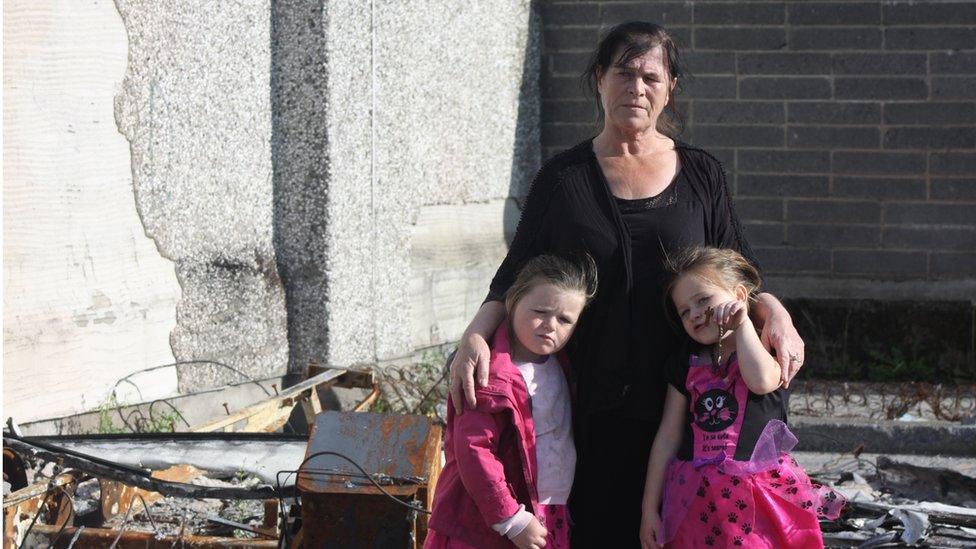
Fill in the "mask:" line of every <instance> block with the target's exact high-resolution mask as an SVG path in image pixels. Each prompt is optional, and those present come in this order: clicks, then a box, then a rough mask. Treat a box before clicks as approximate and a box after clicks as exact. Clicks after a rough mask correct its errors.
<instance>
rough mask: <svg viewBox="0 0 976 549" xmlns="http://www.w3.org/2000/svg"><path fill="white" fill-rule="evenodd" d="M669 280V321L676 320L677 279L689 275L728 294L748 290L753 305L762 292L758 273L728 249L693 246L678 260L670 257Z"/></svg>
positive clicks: (667, 260) (667, 263)
mask: <svg viewBox="0 0 976 549" xmlns="http://www.w3.org/2000/svg"><path fill="white" fill-rule="evenodd" d="M664 268H665V271H666V272H667V278H666V279H665V283H664V309H665V311H667V312H668V313H669V317H673V316H674V307H673V306H670V301H671V291H672V290H674V286H675V284H677V283H678V279H680V278H681V277H682V276H684V275H686V274H694V275H696V276H700V277H701V278H704V279H705V280H707V281H709V282H711V283H712V284H715V285H716V286H718V287H720V288H725V289H726V290H728V291H730V292H731V291H733V290H735V287H736V286H738V285H739V284H742V285H743V286H745V288H746V291H747V292H748V294H749V300H750V301H752V300H753V299H754V298H755V296H756V294H757V293H759V288H760V286H762V278H760V276H759V271H757V270H756V268H755V267H753V266H752V264H751V263H749V261H748V260H747V259H746V258H744V257H742V254H740V253H739V252H737V251H735V250H730V249H728V248H715V247H712V246H694V247H691V248H686V249H684V250H682V251H681V252H680V253H678V254H677V255H675V256H668V257H666V258H665V260H664Z"/></svg>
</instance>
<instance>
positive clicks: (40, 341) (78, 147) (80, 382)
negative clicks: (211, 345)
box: [3, 0, 180, 421]
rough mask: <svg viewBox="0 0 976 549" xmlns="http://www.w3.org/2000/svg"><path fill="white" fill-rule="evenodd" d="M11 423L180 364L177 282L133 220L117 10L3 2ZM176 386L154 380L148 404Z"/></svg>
mask: <svg viewBox="0 0 976 549" xmlns="http://www.w3.org/2000/svg"><path fill="white" fill-rule="evenodd" d="M3 9H4V28H3V31H4V32H3V36H4V53H3V55H4V69H3V73H4V74H3V80H4V90H3V91H4V106H3V118H4V121H3V136H4V155H3V158H4V183H3V185H4V206H3V208H4V215H3V232H4V247H3V264H4V272H3V274H4V351H3V358H4V370H3V391H4V393H3V395H4V414H5V415H9V416H13V417H14V418H16V419H17V420H19V421H29V420H31V419H37V418H41V417H49V416H53V415H63V414H68V413H74V412H80V411H82V410H84V409H87V408H91V407H93V406H96V405H98V404H99V403H101V402H102V401H103V400H104V399H105V398H106V397H107V396H108V395H107V392H108V390H109V389H110V388H111V386H112V384H113V383H114V382H115V381H116V380H117V379H119V378H121V377H123V376H125V375H127V374H129V373H131V372H133V371H135V370H139V369H142V368H145V367H148V366H154V365H158V364H165V363H168V362H172V361H173V354H172V352H171V350H170V347H169V342H168V337H169V333H170V331H171V330H172V329H173V327H174V324H175V322H176V319H175V305H176V301H177V299H178V296H179V291H180V289H179V285H178V284H177V279H176V276H175V274H174V271H173V264H172V263H171V262H170V261H168V260H166V259H164V258H163V257H161V256H160V253H159V251H158V250H157V249H156V247H155V245H154V243H153V241H152V240H150V239H148V238H146V235H145V233H144V230H143V226H142V223H141V221H140V219H139V216H138V214H137V212H136V208H135V201H134V197H133V194H132V192H133V189H132V182H131V179H132V176H131V173H130V163H129V149H128V146H127V143H126V141H125V139H124V138H123V137H122V135H120V134H119V132H118V130H117V128H116V126H115V121H114V118H113V112H112V101H113V97H114V95H115V94H116V93H117V92H118V89H119V85H120V83H121V80H122V76H123V74H124V72H125V66H126V35H125V29H124V27H123V25H122V20H121V18H120V17H119V14H118V12H117V11H116V10H115V7H114V6H113V5H112V4H111V3H105V2H101V3H99V2H64V1H61V2H58V1H54V0H16V1H8V2H4V8H3ZM175 390H176V379H175V376H174V375H173V374H172V372H170V374H169V375H168V376H167V375H162V376H153V380H152V383H147V384H145V385H144V386H143V387H142V392H143V395H142V396H143V397H145V398H156V397H160V396H165V395H168V394H171V393H173V392H174V391H175Z"/></svg>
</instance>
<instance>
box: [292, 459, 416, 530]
mask: <svg viewBox="0 0 976 549" xmlns="http://www.w3.org/2000/svg"><path fill="white" fill-rule="evenodd" d="M318 456H335V457H338V458H341V459H344V460H346V461H347V462H349V463H350V464H352V466H353V467H355V468H356V469H358V470H359V472H360V473H362V476H363V477H365V478H366V479H367V480H369V481H370V482H371V483H372V484H373V486H375V487H376V488H377V489H378V490H379V491H380V492H382V493H383V495H385V496H386V497H388V498H390V499H392V500H393V501H395V502H397V503H398V504H400V505H403V506H404V507H406V508H407V509H410V512H411V513H424V514H426V515H429V514H431V512H430V511H428V510H427V509H424V508H423V507H421V506H419V505H412V504H410V503H407V502H405V501H403V500H400V499H398V498H397V497H396V496H394V495H392V494H390V493H389V492H387V491H386V490H385V489H384V488H383V487H382V486H380V485H379V483H377V482H376V480H375V479H374V478H373V475H370V474H369V473H367V472H366V470H365V469H363V468H362V466H360V465H359V464H358V463H356V461H355V460H353V459H352V458H350V457H349V456H346V455H344V454H340V453H339V452H332V451H321V452H315V453H314V454H312V455H310V456H308V457H306V458H305V459H304V460H302V462H301V463H300V464H299V465H298V468H297V469H283V470H281V471H278V472H277V473H275V495H276V497H277V498H278V510H279V513H281V521H280V524H279V527H280V529H281V536H279V538H278V547H279V548H281V547H287V545H288V541H289V540H288V537H289V535H288V514H287V512H286V508H285V501H284V497H283V496H282V492H283V490H282V486H281V475H283V474H287V475H296V477H300V476H301V475H302V474H306V475H315V474H321V475H330V476H334V475H336V474H337V473H335V472H328V473H326V472H320V471H323V470H322V469H311V470H309V469H306V470H304V471H303V470H302V467H304V466H305V464H306V463H308V462H309V461H310V460H311V459H312V458H315V457H318ZM348 476H354V475H348ZM287 478H288V477H285V480H286V481H287ZM411 481H412V479H411ZM296 484H297V483H296ZM295 505H298V490H297V485H296V490H295Z"/></svg>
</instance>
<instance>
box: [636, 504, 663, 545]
mask: <svg viewBox="0 0 976 549" xmlns="http://www.w3.org/2000/svg"><path fill="white" fill-rule="evenodd" d="M661 534H662V532H661V516H660V515H659V514H657V511H652V512H650V513H644V517H643V518H642V519H641V525H640V540H641V549H660V548H661V547H662V545H661V544H660V543H658V542H657V540H658V538H659V537H660V536H661Z"/></svg>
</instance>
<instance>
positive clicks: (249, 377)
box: [111, 359, 271, 397]
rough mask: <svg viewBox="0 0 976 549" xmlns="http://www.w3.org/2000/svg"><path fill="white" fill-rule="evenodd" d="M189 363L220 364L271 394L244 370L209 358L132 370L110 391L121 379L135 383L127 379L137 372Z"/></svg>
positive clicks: (267, 394)
mask: <svg viewBox="0 0 976 549" xmlns="http://www.w3.org/2000/svg"><path fill="white" fill-rule="evenodd" d="M191 364H213V365H216V366H220V367H221V368H225V369H227V370H230V371H232V372H234V373H236V374H237V375H239V376H241V377H243V378H244V379H245V380H246V381H249V382H251V383H253V384H255V385H257V386H258V387H260V388H261V390H262V391H264V394H265V396H269V397H270V396H271V393H269V392H268V390H267V389H265V388H264V385H261V383H260V382H258V381H257V380H256V379H254V378H253V377H251V376H249V375H247V374H245V373H244V372H242V371H240V370H238V369H237V368H234V367H233V366H229V365H227V364H224V363H223V362H219V361H216V360H209V359H199V360H178V361H176V362H171V363H169V364H160V365H159V366H151V367H149V368H145V369H142V370H139V371H137V372H132V373H131V374H129V375H127V376H125V377H123V378H120V379H119V380H118V381H116V382H115V385H113V386H112V391H111V392H112V393H113V394H114V393H115V389H117V388H118V386H119V384H120V383H122V382H123V381H126V382H128V383H130V384H133V385H135V384H134V383H132V382H131V381H129V378H130V377H132V376H135V375H137V374H143V373H146V372H152V371H154V370H161V369H163V368H169V367H171V366H189V365H191ZM136 390H138V387H137V388H136Z"/></svg>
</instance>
